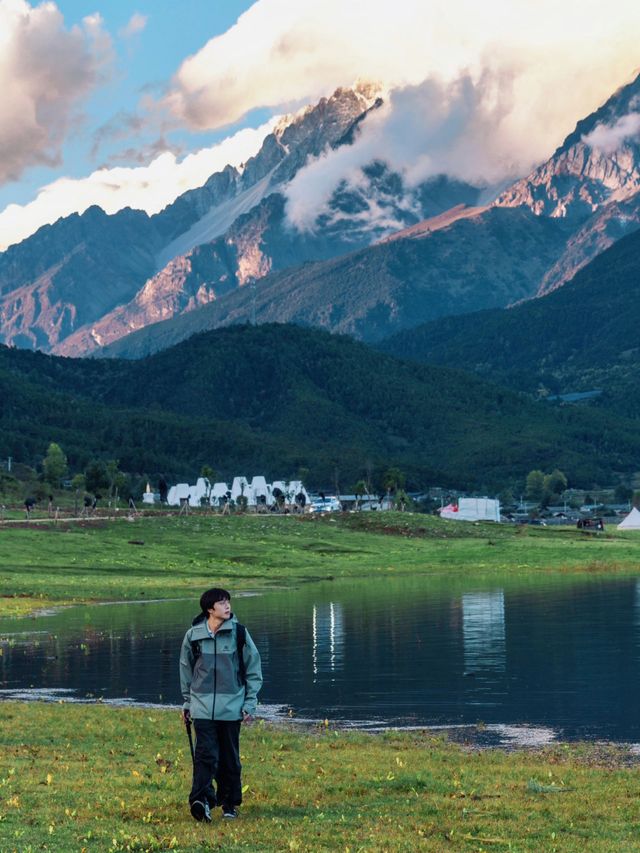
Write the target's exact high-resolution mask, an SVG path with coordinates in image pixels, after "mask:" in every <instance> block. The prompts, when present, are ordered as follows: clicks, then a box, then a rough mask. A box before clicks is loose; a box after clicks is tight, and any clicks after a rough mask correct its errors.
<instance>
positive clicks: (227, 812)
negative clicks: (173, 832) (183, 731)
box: [180, 587, 262, 821]
mask: <svg viewBox="0 0 640 853" xmlns="http://www.w3.org/2000/svg"><path fill="white" fill-rule="evenodd" d="M200 609H201V611H202V612H201V613H200V614H199V615H198V616H196V618H195V619H194V620H193V624H192V626H191V628H189V630H188V631H187V633H186V634H185V637H184V640H183V642H182V649H181V652H180V687H181V689H182V696H183V698H184V705H183V706H182V718H183V720H184V722H185V723H186V724H187V725H189V724H190V722H191V720H193V724H194V726H195V730H196V748H195V760H194V766H193V785H192V787H191V793H190V794H189V805H190V807H191V814H192V815H193V817H194V818H195V819H196V820H204V821H210V820H211V808H213V807H214V806H216V805H219V806H221V807H222V814H223V816H224V817H225V818H235V817H237V816H238V809H237V807H238V806H239V805H240V803H241V802H242V782H241V779H240V771H241V764H240V725H241V723H242V722H243V721H244V722H246V723H249V722H251V720H252V719H253V715H254V714H255V712H256V706H257V704H258V691H259V690H260V687H261V686H262V669H261V666H260V655H259V653H258V649H257V648H256V646H255V643H254V642H253V640H252V639H251V637H250V636H249V632H248V631H247V630H246V628H244V627H243V626H242V625H240V624H239V623H238V621H237V619H236V618H235V616H234V615H233V613H232V612H231V596H230V595H229V593H228V592H227V591H226V590H225V589H218V588H217V587H216V588H214V589H208V590H207V591H206V592H205V593H203V594H202V596H201V598H200ZM213 779H215V781H216V786H217V791H216V790H215V789H214V787H213V784H212V780H213Z"/></svg>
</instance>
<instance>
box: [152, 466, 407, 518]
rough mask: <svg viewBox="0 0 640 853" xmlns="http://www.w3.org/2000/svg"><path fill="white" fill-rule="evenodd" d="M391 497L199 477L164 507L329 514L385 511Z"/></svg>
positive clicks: (175, 491) (296, 483)
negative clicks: (333, 492)
mask: <svg viewBox="0 0 640 853" xmlns="http://www.w3.org/2000/svg"><path fill="white" fill-rule="evenodd" d="M159 500H160V495H159V494H157V493H154V492H153V491H152V490H151V487H150V485H147V490H146V492H145V493H144V494H143V496H142V501H143V503H144V504H154V503H156V502H158V501H159ZM393 503H394V502H393V498H392V497H391V496H387V495H385V496H383V497H380V496H378V495H368V494H363V495H355V494H350V495H327V494H324V493H323V494H312V493H309V492H308V491H307V489H306V488H305V486H304V485H303V483H302V481H301V480H274V481H273V482H272V483H268V482H267V480H266V478H265V477H262V476H260V475H258V476H255V477H253V478H252V479H251V480H249V479H247V478H246V477H234V478H233V480H232V482H231V485H229V484H228V483H226V482H222V481H220V482H217V483H211V482H210V480H208V479H207V478H206V477H198V479H197V480H196V482H195V483H194V484H193V485H191V484H189V483H177V484H176V485H174V486H171V488H170V489H169V490H168V492H167V504H168V505H169V506H179V507H184V508H188V507H193V508H196V507H203V506H211V507H216V508H222V509H223V510H224V509H225V508H231V507H240V508H242V509H252V510H254V511H256V512H260V511H262V512H271V511H283V512H332V511H339V510H342V509H354V508H357V509H361V510H374V509H375V510H378V509H379V510H384V509H392V508H393Z"/></svg>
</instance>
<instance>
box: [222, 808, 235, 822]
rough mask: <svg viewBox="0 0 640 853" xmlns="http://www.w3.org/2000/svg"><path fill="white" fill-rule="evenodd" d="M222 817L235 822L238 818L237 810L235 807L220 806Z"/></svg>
mask: <svg viewBox="0 0 640 853" xmlns="http://www.w3.org/2000/svg"><path fill="white" fill-rule="evenodd" d="M222 817H227V818H229V819H230V820H235V818H237V817H238V809H237V808H236V807H235V806H222Z"/></svg>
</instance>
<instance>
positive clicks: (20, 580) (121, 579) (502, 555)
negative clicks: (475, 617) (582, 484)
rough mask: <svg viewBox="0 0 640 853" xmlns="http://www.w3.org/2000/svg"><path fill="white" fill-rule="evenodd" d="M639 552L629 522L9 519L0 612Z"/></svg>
mask: <svg viewBox="0 0 640 853" xmlns="http://www.w3.org/2000/svg"><path fill="white" fill-rule="evenodd" d="M639 557H640V536H638V535H637V534H633V533H627V534H622V533H620V532H619V531H617V530H613V531H612V532H610V533H605V534H603V535H600V536H589V535H585V534H583V533H580V532H579V531H577V530H575V529H568V528H566V529H562V528H551V527H549V528H535V529H532V528H527V527H524V528H515V527H513V526H507V525H503V526H496V525H488V524H484V525H474V524H461V523H455V522H446V521H441V520H440V519H437V518H432V517H427V516H423V515H412V514H406V513H361V514H357V515H348V514H345V515H338V516H335V517H334V516H331V517H326V516H325V517H315V518H314V517H312V518H308V517H307V518H300V517H294V516H280V517H277V516H276V517H274V516H262V515H255V516H231V517H221V516H216V515H205V514H203V515H192V516H189V517H188V518H184V517H176V516H162V515H157V514H156V515H154V516H151V517H142V518H139V519H136V520H135V521H133V522H128V521H127V520H126V519H120V520H117V521H107V520H104V521H97V522H91V523H86V524H84V525H83V524H80V523H65V524H63V523H59V524H53V523H48V522H45V523H43V524H38V525H25V524H15V525H12V524H6V523H5V524H3V525H0V590H1V591H2V594H1V595H0V616H2V615H20V614H25V613H29V612H32V611H34V610H38V609H40V608H42V607H46V606H50V605H59V604H65V603H69V602H80V601H88V600H141V599H152V598H176V597H178V598H184V597H193V596H194V595H195V594H196V592H198V591H200V590H202V589H203V588H206V587H207V586H211V585H213V584H214V583H215V584H217V585H218V584H222V585H228V586H229V587H230V588H231V589H233V590H236V591H237V590H241V589H260V588H266V587H269V586H281V585H291V584H296V583H301V582H306V581H313V580H324V579H327V578H370V577H380V576H394V575H395V576H397V575H400V574H405V573H406V574H416V573H426V574H430V575H435V574H445V573H446V574H450V575H452V576H455V577H460V576H462V575H470V574H473V575H474V576H476V577H484V576H489V575H491V574H492V573H501V574H504V573H505V572H508V573H510V574H514V575H516V574H521V575H522V574H532V575H536V574H538V573H540V572H550V571H553V572H558V571H561V572H581V573H586V572H590V573H600V572H617V573H628V574H633V573H636V572H637V571H638V567H639V565H640V561H639V559H638V558H639ZM198 594H199V592H198Z"/></svg>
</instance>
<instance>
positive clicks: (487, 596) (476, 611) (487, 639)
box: [462, 589, 506, 675]
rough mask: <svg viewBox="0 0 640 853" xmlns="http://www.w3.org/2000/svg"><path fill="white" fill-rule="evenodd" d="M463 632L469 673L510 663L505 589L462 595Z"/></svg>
mask: <svg viewBox="0 0 640 853" xmlns="http://www.w3.org/2000/svg"><path fill="white" fill-rule="evenodd" d="M462 636H463V641H464V666H465V670H466V671H467V673H468V674H469V675H470V674H475V673H476V672H478V671H480V670H483V669H494V670H498V671H500V672H503V671H504V669H505V667H506V646H505V627H504V591H503V590H501V589H500V590H496V591H493V592H474V593H466V594H465V595H463V596H462Z"/></svg>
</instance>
